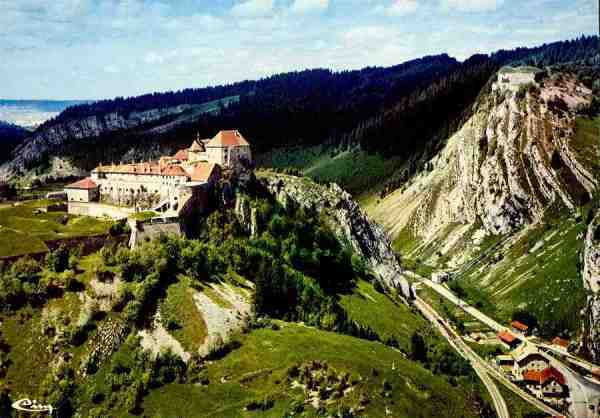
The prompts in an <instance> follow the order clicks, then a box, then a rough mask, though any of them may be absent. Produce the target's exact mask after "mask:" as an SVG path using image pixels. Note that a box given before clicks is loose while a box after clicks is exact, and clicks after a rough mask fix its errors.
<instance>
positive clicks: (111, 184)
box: [65, 130, 252, 211]
mask: <svg viewBox="0 0 600 418" xmlns="http://www.w3.org/2000/svg"><path fill="white" fill-rule="evenodd" d="M251 162H252V153H251V150H250V144H249V143H248V141H246V139H244V137H243V136H242V134H240V133H239V132H238V131H236V130H232V131H220V132H219V133H218V134H217V135H215V137H214V138H212V139H200V138H199V137H198V138H196V139H195V140H194V141H193V142H192V144H191V145H190V147H189V148H185V149H181V150H179V151H178V152H177V153H175V155H173V156H162V157H160V159H158V160H157V161H149V162H140V163H131V164H118V165H115V164H111V165H99V166H98V167H96V168H95V169H94V170H92V172H91V176H90V177H88V178H85V179H83V180H80V181H78V182H76V183H73V184H70V185H68V186H66V187H65V192H66V193H67V199H68V202H69V203H70V205H69V208H70V209H71V206H73V208H75V207H76V205H71V203H90V202H101V203H106V204H109V205H116V206H125V207H134V208H136V209H149V208H153V207H156V206H161V205H164V206H167V207H169V208H176V207H177V204H178V203H179V202H180V201H181V197H182V193H183V194H188V195H189V194H190V190H191V189H193V188H195V187H205V186H207V185H211V184H213V183H214V182H216V181H218V180H219V178H220V177H221V175H222V172H223V171H224V170H233V171H236V170H239V169H240V168H242V167H243V166H247V165H248V164H249V163H251ZM70 211H71V210H70ZM74 211H75V209H74Z"/></svg>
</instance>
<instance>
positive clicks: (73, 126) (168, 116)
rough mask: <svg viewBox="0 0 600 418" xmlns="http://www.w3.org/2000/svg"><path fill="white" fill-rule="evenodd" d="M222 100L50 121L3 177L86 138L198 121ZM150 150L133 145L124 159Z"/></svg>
mask: <svg viewBox="0 0 600 418" xmlns="http://www.w3.org/2000/svg"><path fill="white" fill-rule="evenodd" d="M236 100H238V97H237V96H235V97H234V96H232V97H227V98H224V99H223V102H224V103H226V104H227V103H231V102H233V101H236ZM219 103H220V101H215V102H209V103H202V104H182V105H179V106H171V107H164V108H156V109H150V110H146V111H143V112H130V113H127V114H125V113H121V112H111V113H106V114H103V115H94V116H89V117H86V118H81V119H73V120H69V121H66V122H63V123H57V124H49V125H48V126H46V127H41V128H40V129H38V130H37V131H35V132H34V133H33V134H32V135H31V136H30V137H29V138H27V139H26V140H24V142H23V143H22V144H20V145H19V146H18V147H17V148H16V149H15V150H14V151H13V153H12V159H11V160H10V161H8V162H7V163H5V164H3V165H2V166H0V178H11V177H15V176H22V175H23V174H25V173H26V171H27V169H28V168H29V167H32V166H35V165H36V164H37V163H38V162H39V161H40V159H41V158H42V157H44V156H48V157H50V158H53V157H56V156H61V157H62V156H63V153H64V149H65V147H66V146H68V145H69V144H74V143H76V142H77V141H81V140H84V139H89V138H98V137H100V136H103V135H107V134H110V133H115V132H129V133H131V132H136V133H138V134H143V135H147V136H156V135H161V134H165V133H168V132H169V131H172V130H173V129H175V128H177V127H178V126H181V125H184V124H189V123H192V122H194V121H196V120H197V119H198V117H200V115H202V114H205V113H215V112H218V111H219V109H220V108H219ZM151 151H152V150H150V154H153V156H155V155H154V154H156V155H159V154H160V152H158V150H155V151H156V152H151ZM148 153H149V150H148V149H145V148H144V149H138V148H137V147H133V148H131V150H130V151H129V152H128V153H127V154H125V155H124V157H123V158H129V159H135V158H141V156H142V155H147V154H148ZM76 168H77V167H75V169H76ZM51 171H52V170H51ZM72 174H75V173H72ZM52 175H54V176H55V177H56V176H61V175H62V173H60V172H56V173H52Z"/></svg>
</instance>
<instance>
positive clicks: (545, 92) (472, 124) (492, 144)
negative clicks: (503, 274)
mask: <svg viewBox="0 0 600 418" xmlns="http://www.w3.org/2000/svg"><path fill="white" fill-rule="evenodd" d="M556 97H560V100H561V103H562V105H559V106H557V105H556V104H555V103H556V101H555V98H556ZM591 100H592V94H591V91H590V90H589V89H587V88H586V87H585V86H583V85H582V84H579V83H578V81H577V80H576V79H575V78H574V77H571V76H569V75H563V77H562V78H560V80H554V79H549V80H545V81H544V85H543V86H542V87H532V88H530V89H529V91H521V92H516V91H510V90H504V91H500V90H495V91H489V92H486V93H485V94H482V96H481V98H480V100H479V101H478V103H477V104H476V105H475V108H474V114H473V116H472V117H471V118H470V119H469V120H468V121H467V122H466V123H465V124H464V125H463V126H462V128H461V129H460V130H459V131H458V132H457V133H456V134H454V135H453V136H452V137H451V138H450V139H449V140H448V142H447V144H446V146H445V147H444V149H443V150H442V151H441V152H440V153H439V154H438V155H437V156H436V157H434V158H433V159H432V160H431V161H430V164H428V166H429V168H430V169H429V170H424V171H423V172H422V173H420V174H419V175H417V176H415V177H414V178H413V179H412V180H411V181H410V182H409V183H408V184H407V187H405V188H403V189H400V190H397V191H396V192H394V193H392V194H391V195H389V196H387V197H386V198H385V199H383V200H382V201H381V202H380V203H379V204H378V205H377V207H375V209H373V210H372V211H371V215H372V216H373V217H374V218H375V219H376V220H377V221H378V222H380V223H382V224H383V226H384V227H385V228H386V230H388V231H389V232H390V233H391V235H392V237H394V238H395V237H396V236H398V235H399V234H400V232H402V231H406V230H409V231H410V233H411V234H412V235H413V236H416V237H419V238H421V239H423V240H425V241H427V240H433V239H435V237H436V236H438V237H439V235H440V234H441V232H442V231H443V230H444V228H446V227H448V226H450V225H453V224H457V223H458V224H470V225H474V224H481V225H482V229H483V230H484V231H485V232H486V233H488V234H489V233H491V234H504V233H509V232H513V231H514V230H516V229H518V228H519V227H521V226H522V225H525V224H529V223H533V222H535V221H538V220H540V219H542V218H543V216H544V211H545V208H547V207H548V206H549V205H550V204H555V205H558V206H563V207H566V208H568V209H571V210H573V209H574V208H575V207H576V206H577V204H578V203H582V202H583V201H586V200H588V199H589V198H590V196H591V195H592V194H593V192H594V190H596V189H597V187H598V182H599V179H598V178H597V175H596V176H595V174H594V172H593V168H590V166H589V164H588V166H586V165H585V164H584V163H583V161H584V160H585V158H582V156H581V155H578V154H577V152H576V150H575V146H574V145H573V141H574V128H575V108H576V107H577V106H581V105H585V104H588V103H590V102H591Z"/></svg>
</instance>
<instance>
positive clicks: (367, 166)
mask: <svg viewBox="0 0 600 418" xmlns="http://www.w3.org/2000/svg"><path fill="white" fill-rule="evenodd" d="M258 163H259V165H261V166H264V167H268V168H289V167H293V168H297V169H299V170H300V171H301V172H302V174H304V175H306V176H308V177H310V178H312V179H314V180H316V181H318V182H336V183H338V184H339V185H340V186H342V187H343V188H344V189H346V190H348V191H349V192H350V193H352V194H355V195H360V196H361V198H362V199H366V198H369V197H372V196H375V195H376V192H375V191H376V189H377V188H378V186H380V185H381V184H382V183H383V182H384V181H385V180H387V179H388V178H389V177H391V176H392V175H393V173H394V172H395V171H396V170H397V169H398V168H399V167H400V166H401V165H402V161H401V160H400V159H399V158H385V157H384V156H382V155H380V154H369V153H367V152H365V151H361V150H352V151H343V152H336V151H334V150H332V149H328V148H326V147H323V146H314V147H308V148H285V149H279V150H275V151H271V152H270V153H268V154H265V155H262V156H260V157H259V162H258Z"/></svg>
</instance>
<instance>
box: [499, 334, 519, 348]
mask: <svg viewBox="0 0 600 418" xmlns="http://www.w3.org/2000/svg"><path fill="white" fill-rule="evenodd" d="M498 339H499V340H500V342H501V343H502V344H504V345H505V346H506V347H507V348H510V349H514V348H516V347H518V345H519V344H521V340H520V339H518V338H517V337H515V336H514V335H513V334H511V333H510V332H508V331H501V332H499V333H498Z"/></svg>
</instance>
